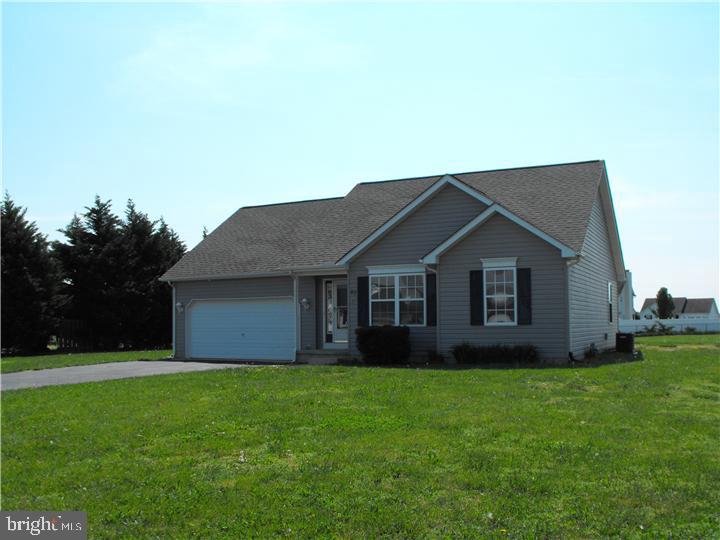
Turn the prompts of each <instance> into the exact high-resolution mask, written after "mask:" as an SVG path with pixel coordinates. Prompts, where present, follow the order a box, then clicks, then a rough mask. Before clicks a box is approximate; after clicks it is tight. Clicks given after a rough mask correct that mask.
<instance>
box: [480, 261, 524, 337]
mask: <svg viewBox="0 0 720 540" xmlns="http://www.w3.org/2000/svg"><path fill="white" fill-rule="evenodd" d="M486 261H487V262H486ZM482 262H483V322H484V323H485V325H486V326H517V325H518V309H517V301H518V298H517V296H518V295H517V293H518V290H517V257H512V258H509V259H482ZM501 262H503V263H504V265H501ZM510 262H512V266H510V264H509V263H510ZM486 264H487V266H486ZM497 270H512V271H513V312H514V317H513V319H514V320H513V321H512V322H489V321H488V316H487V314H488V301H487V299H488V295H487V283H488V281H487V273H488V272H495V271H497Z"/></svg>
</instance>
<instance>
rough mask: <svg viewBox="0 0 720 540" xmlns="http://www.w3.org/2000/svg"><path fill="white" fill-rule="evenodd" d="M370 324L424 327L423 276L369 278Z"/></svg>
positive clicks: (417, 274) (399, 274)
mask: <svg viewBox="0 0 720 540" xmlns="http://www.w3.org/2000/svg"><path fill="white" fill-rule="evenodd" d="M370 324H371V325H373V326H384V325H393V326H400V325H402V326H425V274H424V273H419V272H417V273H408V274H404V273H403V274H401V273H398V274H379V275H372V274H371V275H370Z"/></svg>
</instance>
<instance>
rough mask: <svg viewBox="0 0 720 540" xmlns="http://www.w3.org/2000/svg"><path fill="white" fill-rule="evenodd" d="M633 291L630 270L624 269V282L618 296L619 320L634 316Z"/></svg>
mask: <svg viewBox="0 0 720 540" xmlns="http://www.w3.org/2000/svg"><path fill="white" fill-rule="evenodd" d="M634 302H635V291H634V290H633V286H632V272H630V270H625V283H624V284H623V286H622V289H620V294H619V296H618V312H619V317H620V319H621V320H630V319H633V318H634V316H635V307H634V306H633V303H634Z"/></svg>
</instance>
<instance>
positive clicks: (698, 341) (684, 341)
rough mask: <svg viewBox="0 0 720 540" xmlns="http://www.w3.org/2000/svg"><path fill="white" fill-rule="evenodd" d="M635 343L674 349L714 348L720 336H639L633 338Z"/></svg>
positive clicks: (719, 341) (719, 340)
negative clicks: (680, 346)
mask: <svg viewBox="0 0 720 540" xmlns="http://www.w3.org/2000/svg"><path fill="white" fill-rule="evenodd" d="M635 343H636V344H638V345H651V346H655V347H675V346H678V345H685V346H691V345H714V346H715V347H720V334H698V335H695V336H691V335H677V336H651V337H642V336H639V337H636V338H635Z"/></svg>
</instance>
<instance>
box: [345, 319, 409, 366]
mask: <svg viewBox="0 0 720 540" xmlns="http://www.w3.org/2000/svg"><path fill="white" fill-rule="evenodd" d="M355 335H356V336H357V347H358V350H359V351H360V352H361V353H362V355H363V360H364V361H365V362H367V363H368V364H380V365H390V364H403V363H405V362H407V360H408V358H409V357H410V329H409V328H408V327H407V326H368V327H365V328H357V329H356V330H355Z"/></svg>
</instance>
